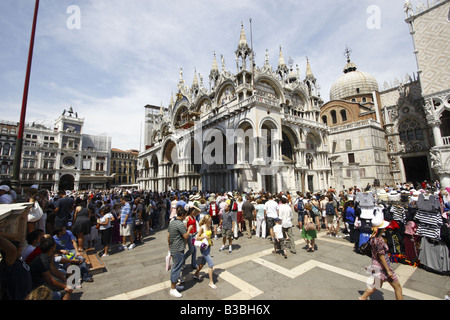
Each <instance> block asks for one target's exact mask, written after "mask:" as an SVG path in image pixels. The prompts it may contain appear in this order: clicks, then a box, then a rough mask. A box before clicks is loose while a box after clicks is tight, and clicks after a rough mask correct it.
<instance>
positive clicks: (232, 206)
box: [230, 199, 238, 211]
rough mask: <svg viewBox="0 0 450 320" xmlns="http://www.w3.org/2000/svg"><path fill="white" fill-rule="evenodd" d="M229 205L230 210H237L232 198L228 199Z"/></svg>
mask: <svg viewBox="0 0 450 320" xmlns="http://www.w3.org/2000/svg"><path fill="white" fill-rule="evenodd" d="M230 207H231V210H230V211H237V209H238V208H237V202H236V201H235V200H234V199H231V201H230Z"/></svg>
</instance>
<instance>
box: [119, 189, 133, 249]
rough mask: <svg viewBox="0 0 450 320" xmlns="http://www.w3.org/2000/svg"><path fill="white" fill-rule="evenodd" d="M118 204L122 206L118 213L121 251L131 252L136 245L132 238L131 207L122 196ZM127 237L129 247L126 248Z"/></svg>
mask: <svg viewBox="0 0 450 320" xmlns="http://www.w3.org/2000/svg"><path fill="white" fill-rule="evenodd" d="M120 203H121V205H122V209H121V213H120V235H121V236H122V249H124V250H126V249H128V250H133V249H134V247H135V246H136V245H135V244H134V243H133V236H132V228H133V226H132V224H133V221H132V219H131V206H130V204H129V203H128V202H127V198H126V197H124V196H122V197H121V198H120ZM127 237H128V239H129V240H130V246H129V247H128V248H127V246H126V241H127V240H126V238H127Z"/></svg>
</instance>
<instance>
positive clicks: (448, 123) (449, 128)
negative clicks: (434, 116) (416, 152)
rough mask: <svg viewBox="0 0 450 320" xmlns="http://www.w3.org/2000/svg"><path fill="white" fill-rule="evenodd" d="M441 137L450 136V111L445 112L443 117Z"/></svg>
mask: <svg viewBox="0 0 450 320" xmlns="http://www.w3.org/2000/svg"><path fill="white" fill-rule="evenodd" d="M440 120H441V135H442V136H443V137H449V136H450V111H448V110H445V111H444V112H442V115H441V118H440Z"/></svg>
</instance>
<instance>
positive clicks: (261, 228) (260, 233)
mask: <svg viewBox="0 0 450 320" xmlns="http://www.w3.org/2000/svg"><path fill="white" fill-rule="evenodd" d="M255 210H256V236H257V237H261V238H263V239H265V238H266V218H265V214H264V204H263V203H262V200H261V199H258V200H256V206H255Z"/></svg>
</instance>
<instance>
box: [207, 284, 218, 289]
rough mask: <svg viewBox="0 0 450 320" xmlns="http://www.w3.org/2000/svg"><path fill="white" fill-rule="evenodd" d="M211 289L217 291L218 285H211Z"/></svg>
mask: <svg viewBox="0 0 450 320" xmlns="http://www.w3.org/2000/svg"><path fill="white" fill-rule="evenodd" d="M208 286H209V287H210V288H211V289H214V290H215V289H217V287H216V285H215V284H210V285H208Z"/></svg>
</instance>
